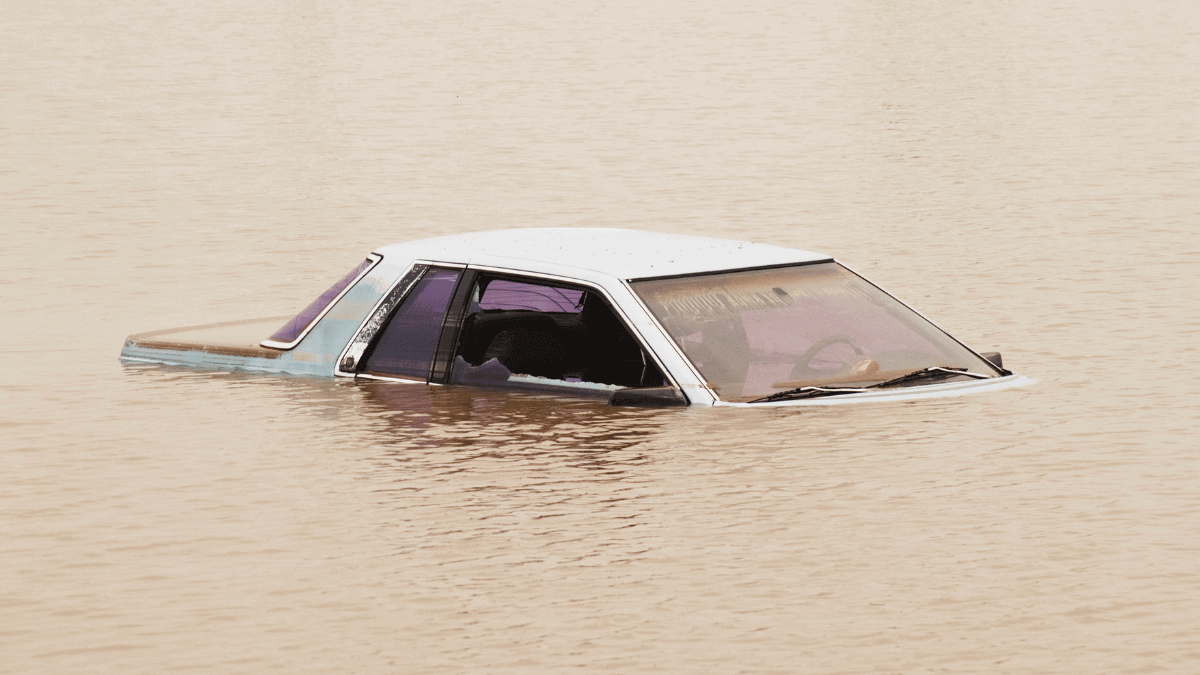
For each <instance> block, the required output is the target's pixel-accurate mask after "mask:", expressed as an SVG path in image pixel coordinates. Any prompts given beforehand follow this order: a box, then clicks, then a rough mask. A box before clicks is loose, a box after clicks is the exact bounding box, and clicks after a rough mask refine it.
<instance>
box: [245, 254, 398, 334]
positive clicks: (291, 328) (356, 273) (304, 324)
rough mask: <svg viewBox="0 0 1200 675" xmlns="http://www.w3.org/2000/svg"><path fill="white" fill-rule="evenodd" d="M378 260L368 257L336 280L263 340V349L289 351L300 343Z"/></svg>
mask: <svg viewBox="0 0 1200 675" xmlns="http://www.w3.org/2000/svg"><path fill="white" fill-rule="evenodd" d="M379 260H380V259H379V258H377V257H374V256H372V257H368V258H367V259H366V260H364V261H362V263H361V264H359V266H358V267H355V268H354V269H352V270H350V273H349V274H347V275H346V276H344V277H342V278H341V279H340V280H338V282H337V283H335V284H334V285H332V286H330V287H329V290H327V291H325V292H324V293H322V294H321V295H320V296H319V297H317V299H316V300H313V301H312V303H310V304H309V305H308V307H305V308H304V309H302V310H300V313H299V314H297V315H296V316H294V317H292V318H291V320H290V321H288V322H287V323H285V324H283V326H281V327H280V328H279V330H277V331H275V333H274V334H273V335H271V337H269V338H267V339H266V340H263V342H262V345H263V346H264V347H274V348H275V349H291V348H292V347H295V346H296V344H297V343H299V342H300V338H302V337H304V336H305V334H307V333H308V331H309V329H310V328H311V327H312V326H313V324H315V323H316V322H317V319H318V318H320V317H321V316H322V315H324V314H325V311H326V310H327V309H328V308H329V307H331V306H333V303H334V302H335V301H336V300H338V299H339V298H340V297H341V296H342V295H343V294H344V293H345V292H346V291H347V290H349V288H350V287H351V286H353V285H354V282H356V281H358V280H359V279H360V278H362V276H363V275H365V274H366V273H367V271H368V270H370V269H371V268H372V267H374V266H375V263H376V262H378V261H379Z"/></svg>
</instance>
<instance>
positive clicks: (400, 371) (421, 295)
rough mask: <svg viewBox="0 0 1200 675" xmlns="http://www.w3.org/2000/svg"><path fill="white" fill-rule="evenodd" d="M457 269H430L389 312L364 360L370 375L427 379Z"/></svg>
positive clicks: (457, 275)
mask: <svg viewBox="0 0 1200 675" xmlns="http://www.w3.org/2000/svg"><path fill="white" fill-rule="evenodd" d="M459 274H460V272H459V271H458V270H445V269H436V268H434V269H430V270H429V271H428V272H426V273H425V275H424V276H422V277H421V279H420V281H418V282H417V283H416V285H415V286H413V288H412V290H411V291H410V292H409V293H408V296H407V297H405V298H404V301H403V302H402V303H401V305H400V307H399V308H397V309H396V311H395V312H392V316H391V317H390V318H389V319H388V322H387V325H386V326H384V327H383V331H382V334H381V335H380V336H379V339H378V340H377V341H376V342H375V344H374V346H373V347H372V348H371V350H370V352H369V353H368V354H367V355H366V357H365V363H364V366H363V371H364V372H366V373H369V374H376V375H389V376H400V377H412V378H419V379H422V380H424V379H426V378H427V377H428V376H429V370H430V365H431V364H432V362H433V354H434V351H435V350H436V349H437V342H438V336H439V335H440V334H441V331H442V321H443V320H444V319H445V318H446V309H447V308H448V307H449V306H450V299H451V297H452V296H453V295H454V287H455V284H457V283H458V277H459Z"/></svg>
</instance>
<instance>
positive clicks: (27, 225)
mask: <svg viewBox="0 0 1200 675" xmlns="http://www.w3.org/2000/svg"><path fill="white" fill-rule="evenodd" d="M1197 35H1200V13H1198V12H1197V11H1196V9H1195V8H1194V7H1193V5H1192V4H1189V3H1186V2H1171V1H1167V2H1163V3H1159V4H1156V5H1153V6H1150V5H1145V4H1144V3H1133V2H1110V3H1106V4H1105V5H1104V6H1103V8H1101V9H1100V10H1098V9H1097V7H1095V6H1094V5H1093V4H1092V3H1086V2H1081V1H1078V0H1068V1H1067V2H1060V3H1055V4H1052V5H1047V4H1046V3H1033V2H1023V1H1022V2H1017V3H1016V4H1012V3H1009V4H1004V5H1001V4H998V3H994V2H983V3H958V4H952V3H945V2H924V3H900V4H897V3H885V2H877V1H875V0H863V1H855V2H850V3H842V4H829V3H826V4H822V5H818V4H813V3H803V2H800V3H787V4H778V3H776V4H771V5H768V4H764V3H750V4H745V3H742V4H737V5H736V6H735V5H734V4H731V3H721V2H710V3H702V4H698V5H696V4H693V5H689V6H687V7H682V6H675V5H671V4H659V5H646V4H645V3H642V4H635V3H628V2H625V3H622V2H616V3H608V4H605V5H603V6H592V5H571V4H553V3H546V2H541V1H540V0H532V1H530V2H520V1H518V2H513V3H505V4H503V5H488V4H481V3H474V2H470V1H467V2H464V3H457V4H427V5H420V6H417V5H411V4H409V5H405V4H398V5H384V4H379V3H366V4H356V5H353V6H346V5H337V6H334V5H327V4H322V3H320V2H303V3H300V4H298V5H297V4H294V3H293V4H288V5H283V4H280V3H272V2H266V3H259V4H255V5H253V6H250V5H240V6H238V7H236V8H233V7H228V6H226V5H225V4H223V3H216V4H195V3H193V4H190V5H189V4H181V3H166V4H159V5H154V6H150V5H145V4H144V3H142V4H137V3H131V2H122V1H120V0H118V1H116V2H107V3H103V4H96V3H81V2H75V1H73V0H67V1H66V2H65V3H62V2H60V3H31V2H16V3H9V5H8V6H6V7H5V20H4V21H3V22H0V58H2V59H3V62H4V63H5V64H8V65H9V67H6V68H4V69H2V70H0V110H2V111H3V114H0V156H2V157H4V159H5V163H4V168H3V169H0V202H2V203H3V204H4V211H3V213H4V222H3V226H4V229H3V235H2V236H3V237H4V240H3V241H4V246H0V286H2V287H3V288H4V292H3V293H0V313H2V314H3V316H4V317H5V321H4V324H3V325H4V330H3V331H0V346H2V347H3V348H4V353H5V354H7V355H8V356H9V357H10V358H9V360H8V362H7V363H6V366H5V368H4V369H3V370H2V371H0V384H2V385H3V386H0V411H3V412H2V413H0V431H2V432H3V433H0V463H2V464H0V470H3V472H4V477H5V480H4V481H3V483H2V484H0V523H3V524H4V532H3V534H4V546H2V547H0V578H3V579H4V580H5V582H6V583H5V584H4V585H3V587H0V643H3V645H4V648H3V656H4V658H3V659H0V672H12V673H31V672H98V673H101V672H104V673H106V672H113V673H117V672H119V673H122V674H126V673H156V674H157V673H163V672H171V671H178V670H184V669H187V670H200V671H204V672H286V673H301V672H313V673H328V672H343V671H348V672H364V673H375V672H379V673H392V672H431V673H460V672H477V671H482V672H495V673H522V674H524V673H541V672H560V671H564V670H568V669H578V670H588V671H592V670H599V669H607V670H610V671H614V672H622V673H639V672H643V673H650V672H653V673H659V672H689V673H690V672H806V673H835V672H904V673H909V672H924V671H927V670H937V669H940V670H945V671H948V672H955V673H994V672H1022V673H1025V672H1029V673H1081V672H1086V673H1092V672H1179V673H1190V672H1194V671H1195V670H1196V660H1197V655H1200V640H1198V639H1197V638H1196V637H1195V632H1196V631H1194V630H1191V626H1192V625H1193V624H1194V623H1195V617H1194V616H1193V615H1194V612H1193V608H1194V607H1195V605H1196V603H1197V601H1200V566H1198V564H1197V560H1200V555H1198V551H1197V545H1196V543H1195V539H1196V537H1195V533H1194V529H1195V528H1194V522H1195V520H1196V514H1197V513H1198V512H1200V497H1198V496H1197V494H1196V490H1195V485H1196V483H1197V479H1198V478H1200V460H1197V458H1196V456H1195V455H1196V453H1195V452H1194V449H1193V446H1194V442H1193V441H1192V438H1193V437H1194V436H1195V431H1196V427H1197V421H1198V420H1197V414H1196V412H1195V405H1194V401H1195V400H1196V397H1197V396H1198V395H1200V384H1197V383H1200V372H1197V367H1196V359H1195V358H1194V357H1195V351H1196V348H1195V347H1194V346H1192V344H1191V343H1192V341H1193V340H1192V336H1194V335H1195V334H1196V332H1197V328H1198V327H1200V322H1198V321H1197V318H1196V316H1197V312H1196V309H1197V307H1200V285H1197V284H1195V283H1194V277H1195V273H1194V270H1195V268H1196V264H1197V262H1198V261H1200V245H1198V240H1197V237H1196V233H1195V223H1196V214H1197V213H1200V194H1198V192H1197V185H1198V184H1197V182H1196V180H1195V177H1196V176H1197V175H1198V172H1200V150H1198V146H1197V136H1196V133H1195V131H1196V119H1197V115H1196V109H1197V105H1196V100H1195V92H1196V91H1198V90H1200V51H1198V45H1200V41H1198V40H1196V36H1197ZM538 225H547V226H571V225H586V226H616V227H636V228H649V229H657V230H663V231H671V232H684V233H693V232H694V233H703V234H709V235H715V236H726V237H733V238H739V239H754V240H758V241H763V242H767V243H774V244H781V245H787V246H796V247H800V248H809V249H813V250H817V251H822V252H826V253H830V254H834V255H836V256H837V257H838V258H839V259H840V260H842V261H844V262H845V263H847V264H848V265H850V266H851V267H853V268H854V269H855V270H857V271H859V272H861V273H863V274H864V275H866V276H867V277H868V278H870V279H872V280H873V281H876V282H878V283H879V284H880V285H881V286H883V287H884V288H887V289H889V290H891V291H894V292H896V293H897V295H898V296H899V297H900V298H901V299H903V300H905V301H907V302H910V303H911V304H913V305H914V306H915V307H916V308H917V309H918V310H920V311H921V312H923V313H924V314H926V315H927V316H929V317H930V318H931V319H933V320H934V321H935V322H937V323H938V324H939V325H943V326H944V327H945V328H947V329H948V330H949V332H950V333H952V334H954V335H955V336H957V337H961V338H962V339H963V340H964V341H965V342H966V343H967V344H969V345H971V346H973V347H976V348H978V349H982V350H985V351H989V350H993V349H995V350H999V351H1002V352H1003V353H1004V357H1005V362H1006V364H1008V365H1010V366H1011V367H1012V368H1014V369H1015V370H1016V371H1017V372H1020V373H1022V374H1026V375H1030V376H1032V377H1035V378H1037V379H1038V380H1039V383H1038V384H1037V385H1036V386H1033V387H1026V388H1022V389H1017V390H1009V391H1000V392H994V393H990V394H986V395H975V396H965V397H961V398H947V399H935V400H928V401H911V402H893V403H877V404H871V405H861V406H859V405H855V406H832V407H827V408H811V409H800V408H774V409H769V410H720V409H714V410H692V409H683V410H680V409H670V410H641V409H625V408H610V407H607V406H604V405H602V404H599V403H597V402H594V401H586V400H567V399H561V400H558V399H553V398H546V397H538V396H528V395H514V394H504V393H499V392H486V391H474V390H467V389H456V388H444V387H433V388H431V387H425V386H413V385H395V384H385V383H353V382H346V381H335V380H332V379H330V380H320V379H303V378H288V377H262V376H258V375H248V374H244V373H207V372H198V371H190V370H183V369H177V368H167V367H159V366H139V365H122V364H119V363H118V362H117V361H116V354H117V353H118V351H119V349H120V345H121V342H122V340H123V339H124V337H125V336H126V335H128V334H130V333H134V332H139V331H145V330H153V329H161V328H170V327H173V326H185V325H195V324H202V323H206V322H212V321H222V320H237V319H243V318H253V317H259V316H275V315H281V314H288V313H294V312H295V311H297V310H299V309H300V308H301V307H303V306H304V305H305V304H307V303H308V302H309V301H311V300H312V299H313V298H314V297H316V296H317V295H318V294H319V293H320V292H321V291H322V290H324V288H326V287H327V286H328V283H329V279H330V278H333V277H335V276H336V275H337V274H340V273H342V272H344V270H345V269H348V268H350V267H352V266H353V265H354V264H356V263H357V262H359V261H361V260H362V257H363V255H364V254H365V253H366V252H367V251H369V250H370V249H371V248H373V247H375V246H379V245H385V244H389V243H393V242H396V241H403V240H408V239H415V238H418V237H423V236H432V235H437V234H444V233H452V232H463V231H471V230H481V229H495V228H501V227H516V226H522V227H526V226H538ZM263 337H266V336H263Z"/></svg>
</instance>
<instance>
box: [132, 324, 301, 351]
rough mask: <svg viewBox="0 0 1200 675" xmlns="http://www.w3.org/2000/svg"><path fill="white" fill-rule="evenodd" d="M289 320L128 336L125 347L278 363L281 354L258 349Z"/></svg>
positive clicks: (160, 331) (170, 330) (209, 326)
mask: <svg viewBox="0 0 1200 675" xmlns="http://www.w3.org/2000/svg"><path fill="white" fill-rule="evenodd" d="M289 318H291V317H289V316H275V317H270V318H266V319H249V320H244V321H224V322H221V323H210V324H206V325H203V326H188V327H185V328H171V329H168V330H157V331H151V332H148V333H137V334H136V335H130V336H129V337H128V338H127V339H126V341H125V345H126V347H138V348H141V349H153V350H159V351H173V352H180V353H186V352H203V353H205V354H215V355H220V356H236V357H242V358H247V357H249V358H263V359H277V358H279V356H280V355H281V354H283V352H281V351H279V350H278V349H267V348H266V347H263V346H260V345H259V342H261V341H262V339H263V336H264V335H270V333H271V331H273V330H275V329H276V328H278V327H279V324H281V323H283V322H284V321H287V320H288V319H289Z"/></svg>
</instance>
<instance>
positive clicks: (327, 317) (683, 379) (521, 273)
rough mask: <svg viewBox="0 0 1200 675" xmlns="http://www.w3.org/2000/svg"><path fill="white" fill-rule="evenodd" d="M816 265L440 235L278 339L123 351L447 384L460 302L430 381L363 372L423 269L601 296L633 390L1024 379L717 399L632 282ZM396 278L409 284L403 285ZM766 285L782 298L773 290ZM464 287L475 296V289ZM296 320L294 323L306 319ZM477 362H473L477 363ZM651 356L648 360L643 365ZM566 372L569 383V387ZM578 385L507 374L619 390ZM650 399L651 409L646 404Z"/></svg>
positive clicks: (228, 329)
mask: <svg viewBox="0 0 1200 675" xmlns="http://www.w3.org/2000/svg"><path fill="white" fill-rule="evenodd" d="M825 262H833V259H832V258H831V257H829V256H826V255H821V254H818V253H812V252H809V251H802V250H796V249H788V248H782V247H778V246H771V245H767V244H756V243H750V242H742V241H733V240H726V239H715V238H708V237H697V236H688V235H676V234H663V233H656V232H644V231H636V230H617V229H582V228H580V229H576V228H569V229H568V228H552V229H519V230H503V231H491V232H478V233H469V234H460V235H452V236H445V237H437V238H433V239H424V240H420V241H413V242H408V243H401V244H395V245H391V246H385V247H382V248H379V249H376V250H375V251H373V252H372V253H371V255H370V256H369V257H368V260H367V261H366V262H364V265H363V266H361V268H360V269H361V271H357V270H356V272H357V274H354V275H353V278H350V277H348V278H347V279H346V280H343V281H344V283H346V284H347V285H346V286H345V288H340V289H337V290H338V292H337V293H336V294H334V296H333V297H331V298H329V299H328V300H327V302H326V304H324V305H323V306H318V307H315V308H314V307H311V306H310V308H309V310H306V311H309V313H310V314H311V315H312V316H311V317H309V315H306V314H304V313H302V315H301V316H298V317H297V319H294V320H293V322H294V323H297V325H296V326H293V333H294V334H292V333H288V334H287V335H285V336H284V338H286V339H282V338H280V339H269V338H267V339H264V338H266V336H267V335H269V334H270V333H269V331H271V330H273V329H274V328H275V327H276V326H277V325H278V324H279V323H280V322H281V321H284V320H286V319H288V318H289V317H273V318H270V319H263V320H255V321H241V322H232V323H223V324H210V325H206V326H197V327H190V328H181V329H174V330H169V331H157V332H153V333H142V334H138V335H133V336H130V337H129V338H128V339H127V340H126V342H125V345H124V348H123V349H122V352H121V358H122V359H123V360H126V361H130V362H149V363H163V364H174V365H185V366H193V367H201V368H218V369H239V370H249V371H258V372H266V373H288V374H294V375H308V376H334V377H357V378H369V379H388V380H395V381H397V382H409V383H413V382H423V381H424V382H430V383H431V384H447V383H450V382H451V377H450V375H449V374H450V373H451V371H454V372H455V373H457V372H458V371H460V370H463V368H461V367H460V366H468V368H467V369H468V370H470V369H473V368H475V367H476V366H475V364H473V363H471V364H468V363H467V361H466V360H463V359H462V358H461V356H462V354H461V353H459V350H460V349H461V348H462V347H461V346H460V345H459V344H458V342H459V341H461V340H462V335H463V333H462V331H463V330H464V329H463V325H462V324H463V319H462V316H464V315H465V314H464V313H465V312H467V311H468V310H467V309H463V308H459V317H458V319H456V320H457V321H458V324H454V323H453V321H451V320H447V321H446V322H445V324H444V325H443V326H442V327H441V328H440V332H439V333H437V335H438V337H437V338H436V340H435V342H436V346H437V350H435V352H436V353H435V354H434V355H433V357H432V358H433V360H434V363H433V365H432V366H431V371H430V376H429V377H426V378H419V377H415V376H397V377H391V376H388V375H386V374H382V375H381V374H379V373H378V372H374V373H373V372H366V371H364V370H363V364H364V361H365V359H366V358H369V357H371V355H372V354H373V352H372V351H371V350H373V349H376V345H377V344H378V340H380V339H382V337H381V336H382V335H383V331H384V330H390V329H385V328H384V327H385V326H386V325H388V323H389V321H390V320H391V318H390V317H391V313H392V312H394V311H397V309H398V308H399V307H400V306H401V305H403V304H404V303H405V301H406V299H407V295H408V293H409V291H410V290H411V289H412V288H413V287H414V284H416V283H417V281H418V280H420V279H421V278H422V276H421V275H422V274H425V275H428V272H427V270H429V269H435V270H441V271H442V272H444V273H445V274H446V275H453V274H458V275H459V276H458V277H457V278H458V279H459V281H458V282H455V283H456V284H458V283H461V282H462V280H466V279H476V278H479V279H482V278H484V277H487V278H489V279H493V281H492V282H489V283H494V279H496V278H501V279H502V280H503V281H506V282H508V283H510V284H511V285H515V286H522V284H523V283H524V281H523V280H527V281H528V283H531V284H532V283H535V282H544V283H546V284H551V285H561V286H563V287H564V288H568V289H575V290H579V289H582V290H583V291H586V294H587V297H592V295H591V294H595V295H596V296H597V297H603V299H604V300H605V301H606V302H607V304H608V306H609V307H608V308H609V309H610V310H611V311H612V313H613V314H614V315H616V317H617V318H619V319H620V321H621V322H622V323H623V324H624V326H625V328H626V329H627V330H628V331H629V333H630V335H631V336H632V338H633V339H634V340H636V341H637V343H638V344H639V345H640V346H641V349H642V350H643V351H642V361H643V364H644V366H643V369H642V373H641V379H640V380H639V382H638V386H639V387H640V386H644V384H645V381H646V377H647V375H646V373H647V369H650V368H657V370H658V372H659V374H661V382H660V383H658V384H656V385H655V386H654V387H646V388H648V389H649V388H654V389H672V390H674V391H675V392H680V393H682V395H683V396H682V397H677V402H683V400H684V399H685V400H686V403H688V404H691V405H701V406H747V405H752V406H764V405H766V406H771V405H831V404H845V403H851V402H861V401H882V400H902V399H913V398H926V397H934V396H949V395H958V394H964V393H968V392H982V391H994V390H997V389H1003V388H1008V387H1014V386H1020V385H1023V384H1027V383H1029V382H1031V380H1029V379H1028V378H1025V377H1022V376H1019V375H1013V374H1009V373H1008V371H1005V370H1003V368H1002V367H999V368H997V369H996V370H997V372H996V373H991V374H989V376H987V377H986V378H984V377H982V376H979V378H980V379H971V380H968V381H954V382H940V383H932V384H914V385H912V386H904V387H890V388H881V389H875V390H864V391H859V390H854V391H847V392H836V393H838V394H839V395H836V396H821V397H818V398H804V399H801V400H778V401H760V402H746V401H731V400H722V399H721V397H720V395H719V392H718V390H717V387H716V386H714V384H713V383H712V382H711V381H709V380H707V379H706V378H705V377H704V375H703V374H702V372H701V369H700V368H698V367H697V366H696V363H694V361H693V359H691V358H689V356H688V353H687V351H686V349H685V348H684V343H682V342H681V341H680V340H679V339H678V336H676V337H673V336H672V334H671V332H670V331H669V330H668V329H667V328H666V327H665V326H664V324H663V323H662V321H660V320H659V318H658V317H656V316H655V314H654V312H653V311H652V310H651V309H650V307H649V306H648V305H647V303H646V301H645V299H644V298H643V297H642V296H640V295H639V294H638V292H636V291H635V284H636V283H638V280H646V279H663V278H687V277H689V276H690V275H712V274H715V273H722V272H732V271H740V270H760V269H773V268H788V267H789V266H797V265H811V264H818V263H825ZM447 278H449V276H448V277H447ZM405 284H407V285H408V286H407V287H405ZM446 287H447V288H449V286H446ZM485 287H486V286H485ZM522 287H523V286H522ZM335 288H336V287H335ZM333 290H334V289H331V291H333ZM775 290H776V291H777V292H779V293H783V291H782V290H779V289H778V288H777V289H775ZM472 292H473V293H476V294H479V293H482V292H483V291H472ZM460 297H461V298H465V297H466V295H464V291H461V290H456V291H455V295H454V297H453V298H452V299H451V300H449V301H448V302H450V303H451V309H450V313H451V314H452V315H453V314H454V312H455V311H456V310H455V306H454V304H453V303H454V302H455V301H458V302H460V303H466V302H468V301H467V300H458V299H459V298H460ZM472 297H474V296H472ZM412 302H416V301H415V300H414V301H412ZM470 302H476V300H470ZM579 302H580V303H583V302H584V300H583V299H582V298H581V299H580V300H579ZM472 307H474V308H475V309H476V311H477V313H476V314H471V315H470V317H471V318H474V317H482V314H480V313H479V312H484V313H486V311H490V310H483V309H480V308H479V307H477V306H475V305H472ZM515 313H522V314H528V313H529V312H514V314H515ZM918 316H919V315H918ZM302 317H304V318H302ZM299 323H303V326H300V325H299ZM285 328H286V326H285ZM282 330H283V329H281V331H282ZM397 330H399V329H397ZM507 337H510V338H511V336H507ZM447 345H448V347H447ZM447 349H449V351H447ZM488 349H491V347H490V346H489V347H488ZM855 349H856V351H858V350H857V348H855ZM488 353H493V352H488ZM859 353H860V354H861V352H859ZM972 353H974V352H972ZM364 355H366V356H364ZM485 356H486V354H485ZM976 356H978V354H976ZM381 358H382V357H381ZM479 358H482V357H477V358H476V359H475V360H479ZM979 358H981V359H982V358H983V357H979ZM651 359H652V361H653V363H652V364H651V363H649V360H651ZM451 361H453V363H452V362H451ZM506 365H507V363H506ZM480 367H482V366H480ZM876 368H878V364H876ZM567 379H571V380H575V381H574V382H568V381H566V380H567ZM579 380H580V378H578V377H575V378H563V379H562V380H559V379H551V380H547V379H546V378H544V377H532V378H531V377H528V376H522V375H519V374H516V373H514V374H513V375H512V377H510V381H512V382H513V383H517V382H518V381H520V382H524V383H526V384H530V383H538V384H547V385H549V386H547V387H544V388H542V389H544V391H546V392H550V393H556V392H557V393H561V394H563V395H574V394H581V395H596V394H601V395H607V394H611V392H612V391H614V390H615V389H619V388H626V387H621V386H618V385H615V384H604V385H603V386H602V387H601V386H599V385H596V384H590V383H589V382H587V381H579ZM496 382H497V386H499V388H506V387H505V385H504V383H503V381H502V380H497V381H496ZM655 382H658V381H657V380H655ZM522 386H523V385H522ZM805 388H806V389H814V387H805ZM816 388H819V387H816ZM535 389H537V388H535ZM635 404H637V403H635ZM647 404H649V405H653V403H652V402H651V403H647Z"/></svg>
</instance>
